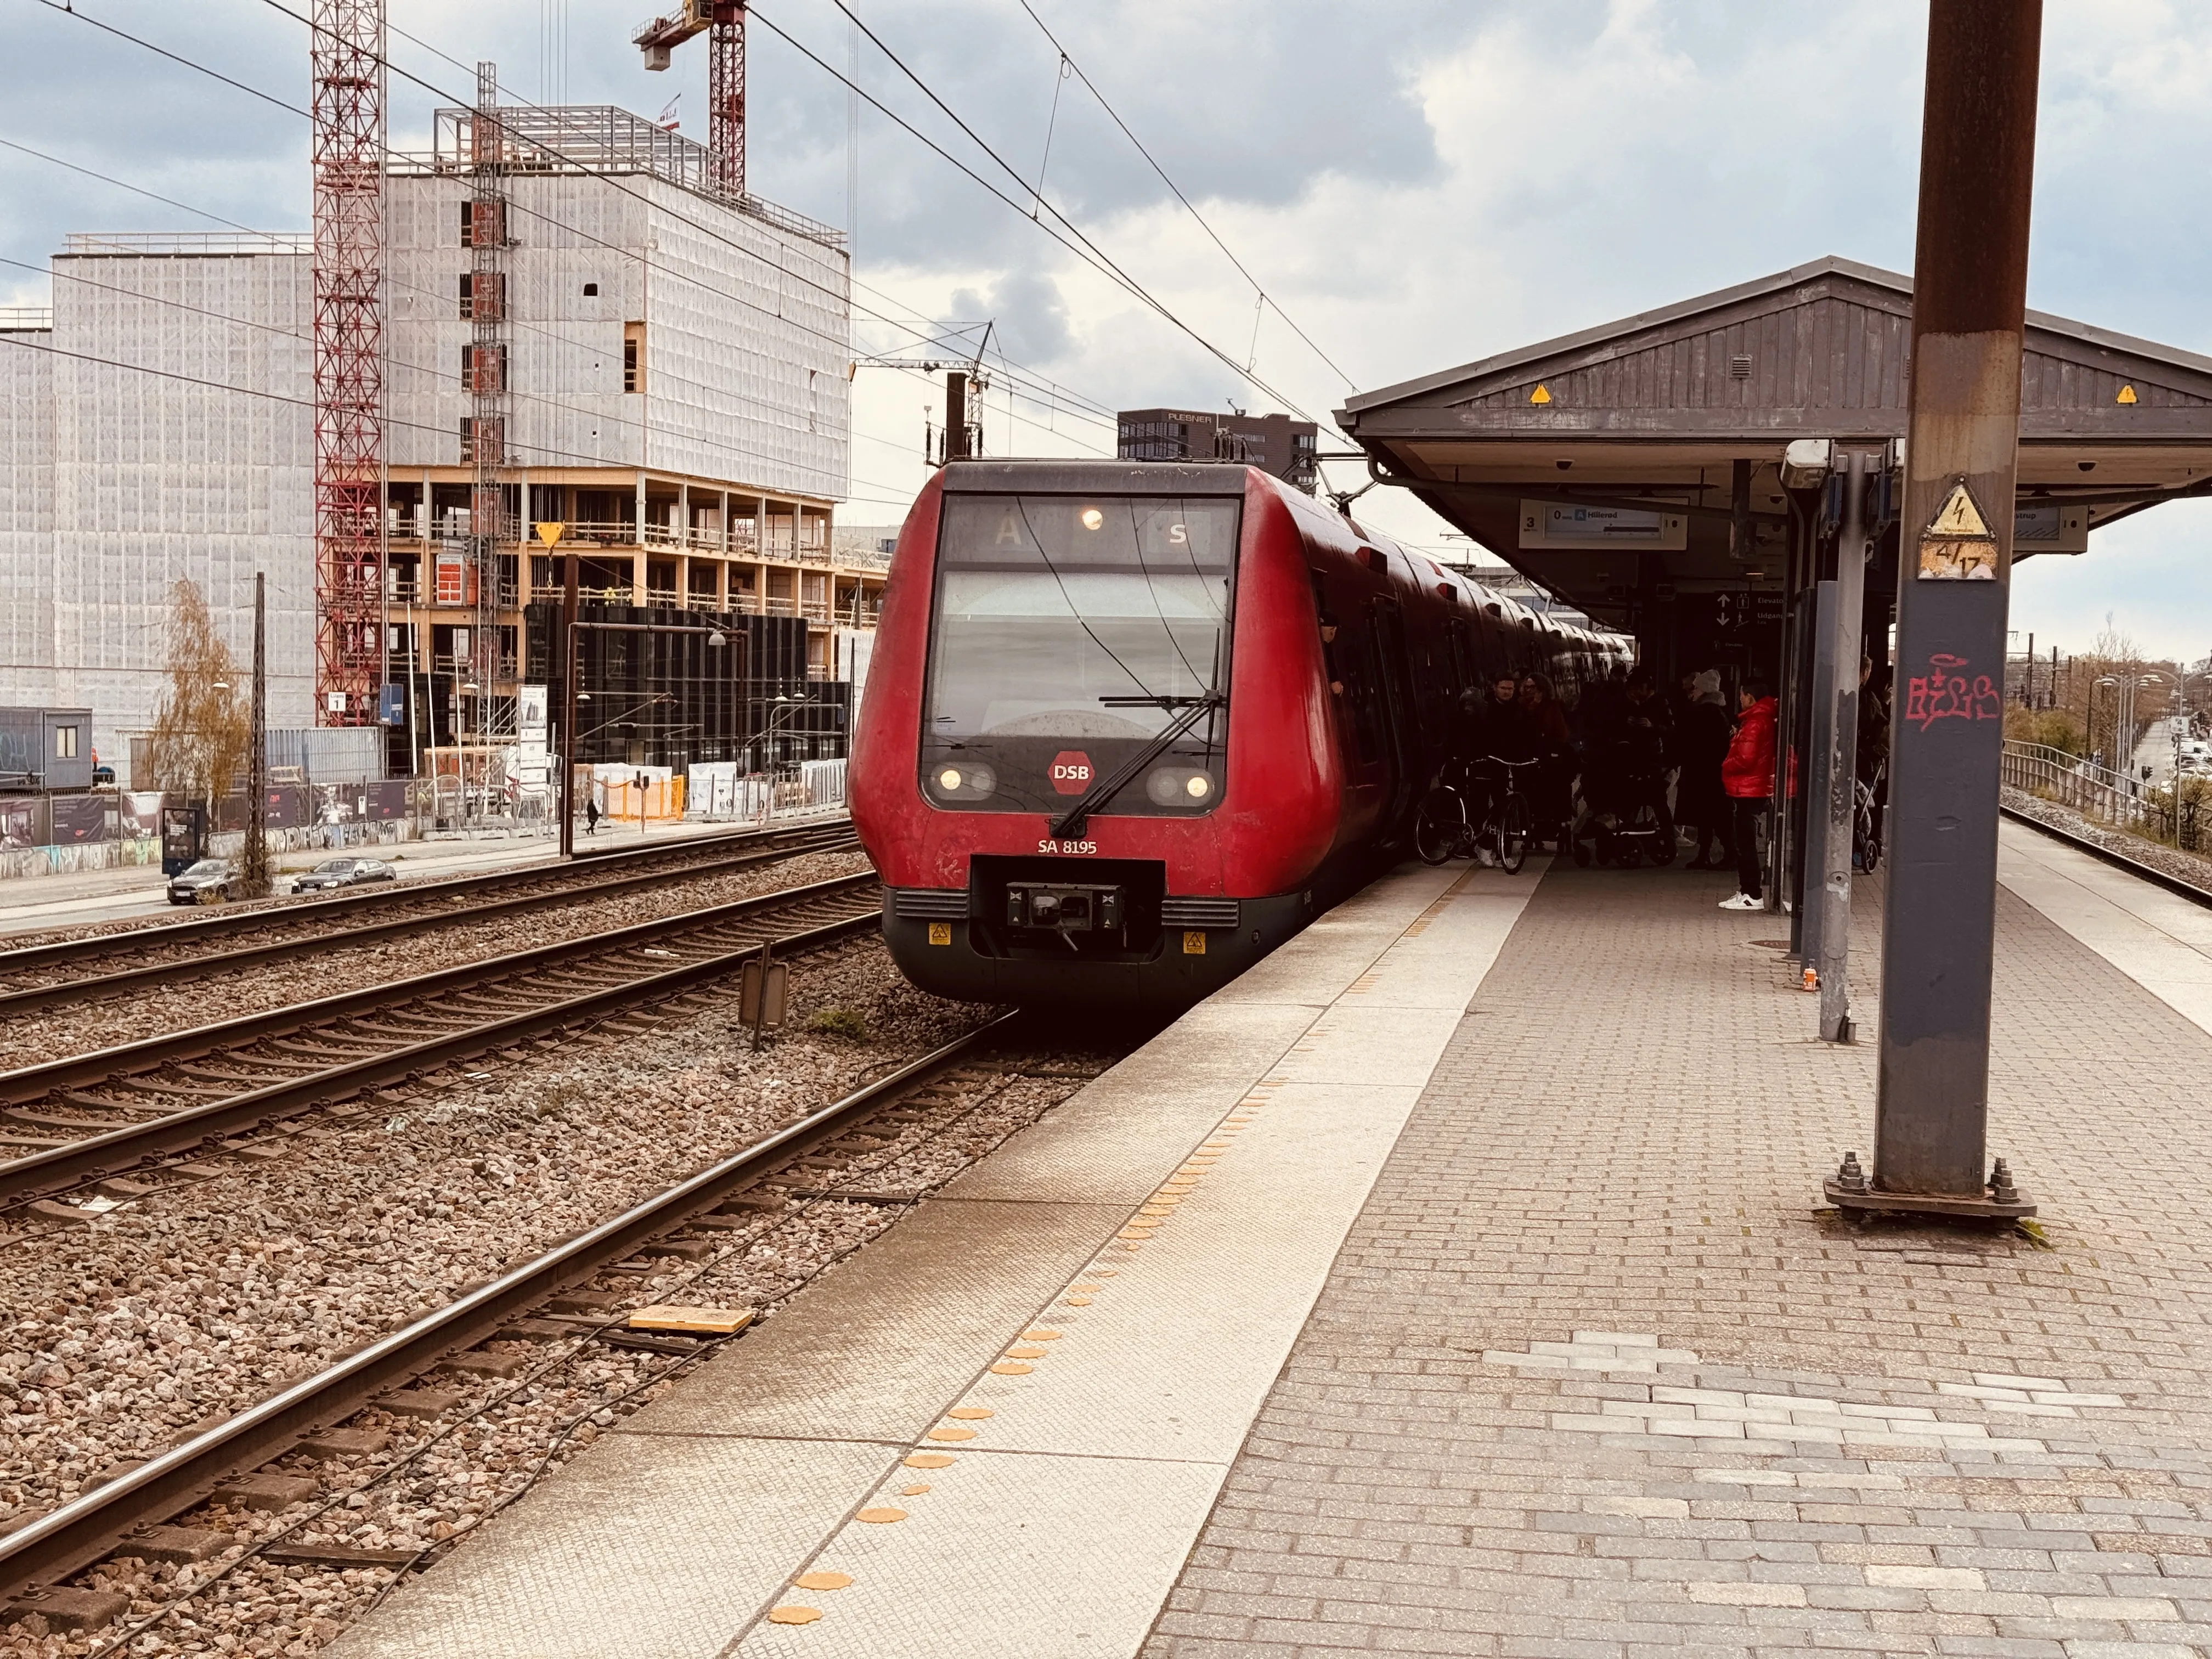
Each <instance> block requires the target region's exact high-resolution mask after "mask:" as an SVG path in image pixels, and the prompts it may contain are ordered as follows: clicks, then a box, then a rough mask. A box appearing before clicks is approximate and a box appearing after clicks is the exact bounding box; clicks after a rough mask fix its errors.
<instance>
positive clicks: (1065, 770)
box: [1052, 749, 1091, 795]
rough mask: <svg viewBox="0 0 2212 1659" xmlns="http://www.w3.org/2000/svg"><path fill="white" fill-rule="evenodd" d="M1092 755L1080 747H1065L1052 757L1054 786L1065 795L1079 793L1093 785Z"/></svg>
mask: <svg viewBox="0 0 2212 1659" xmlns="http://www.w3.org/2000/svg"><path fill="white" fill-rule="evenodd" d="M1052 787H1053V788H1054V790H1055V791H1056V792H1058V793H1060V794H1063V795H1079V794H1081V793H1083V792H1084V791H1085V790H1086V789H1088V788H1089V787H1091V757H1090V756H1088V755H1086V754H1085V753H1084V752H1083V751H1082V750H1080V749H1063V750H1060V753H1058V754H1057V755H1054V757H1052Z"/></svg>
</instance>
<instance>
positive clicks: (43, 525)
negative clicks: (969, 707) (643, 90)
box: [0, 107, 884, 756]
mask: <svg viewBox="0 0 2212 1659" xmlns="http://www.w3.org/2000/svg"><path fill="white" fill-rule="evenodd" d="M470 113H471V112H466V111H442V112H439V115H438V118H437V132H438V140H437V143H436V146H435V148H434V149H433V150H432V151H431V152H430V153H428V154H426V155H417V156H409V157H405V158H404V159H400V160H397V161H394V163H393V164H392V167H390V169H389V171H388V177H387V181H386V204H387V205H386V231H387V246H388V250H389V252H388V257H387V264H386V270H387V276H386V283H387V303H386V343H387V345H386V349H387V357H388V368H387V371H386V465H387V477H388V488H387V502H388V507H387V514H386V532H387V536H388V542H389V545H388V550H387V555H386V561H385V564H384V569H383V580H384V586H385V599H386V645H387V650H388V653H389V655H390V657H391V659H392V669H391V671H389V672H387V675H386V678H387V680H389V681H392V682H393V683H398V684H408V683H410V675H409V673H408V665H409V660H410V653H414V655H413V662H414V665H415V667H416V673H417V674H418V675H420V676H424V677H428V676H435V675H436V674H437V673H439V672H440V671H441V669H442V670H447V671H451V670H453V669H454V668H455V667H456V666H457V663H458V659H459V657H461V656H465V654H466V647H465V646H460V647H457V640H458V641H465V640H466V639H467V638H468V630H469V629H471V626H472V625H476V624H480V623H481V622H482V620H483V618H484V617H486V616H488V615H489V614H490V612H491V610H492V608H493V607H491V606H489V605H487V606H479V605H477V604H476V603H474V602H472V600H471V598H470V596H469V594H468V593H467V592H466V589H465V586H463V585H459V584H456V583H455V582H454V581H453V580H447V583H446V584H445V586H444V587H443V589H442V591H441V584H440V580H439V576H440V572H441V561H442V562H445V563H446V564H447V566H448V567H450V565H451V563H452V562H453V560H455V559H456V558H458V557H459V556H460V550H463V549H465V548H466V547H467V545H468V519H469V507H470V501H471V486H472V484H474V483H477V482H478V479H477V467H476V466H475V465H474V463H473V461H472V460H471V459H468V455H469V451H468V449H467V447H466V446H467V445H468V444H469V442H470V441H471V437H470V433H469V431H468V430H467V429H466V428H465V422H466V421H467V420H468V418H469V417H470V416H471V410H472V409H474V408H475V407H477V404H476V403H475V402H474V401H473V399H472V395H471V390H470V387H469V385H468V383H467V382H465V380H464V379H463V374H464V368H465V359H464V353H465V349H470V348H471V345H472V342H473V341H474V340H475V339H477V337H479V332H478V331H477V329H476V327H475V325H474V322H473V321H472V319H471V314H470V313H471V298H470V296H469V295H468V293H467V291H466V284H465V281H464V278H465V277H466V276H469V275H470V273H471V269H472V267H473V266H474V265H475V264H476V263H477V261H476V254H475V250H474V249H473V247H472V246H471V245H469V243H467V242H466V241H465V240H464V236H465V229H464V224H465V211H466V209H467V204H469V202H470V199H471V193H472V190H471V175H470V169H469V166H468V157H467V150H466V137H465V128H466V123H467V119H468V118H469V115H470ZM502 117H503V118H502V126H503V127H505V128H506V129H507V139H508V145H509V148H508V149H507V156H508V161H507V166H506V167H504V169H503V173H504V176H503V177H502V179H501V185H500V188H501V192H502V193H503V195H504V196H505V197H506V200H507V225H506V235H505V240H504V245H503V246H502V247H501V252H500V261H499V263H500V264H501V267H502V269H503V275H504V289H505V293H504V307H503V309H504V317H503V319H502V328H501V334H502V338H503V343H504V352H505V362H504V363H503V365H502V377H501V378H502V381H503V391H504V394H505V395H504V411H505V432H504V442H503V465H501V467H500V469H499V471H498V481H499V483H500V485H501V489H503V491H504V494H505V499H506V501H507V512H506V513H505V514H504V515H503V516H504V518H505V520H506V526H505V527H506V531H507V534H506V537H505V538H504V540H503V542H502V551H501V555H500V556H499V562H498V578H499V591H498V593H497V596H496V604H495V609H496V613H497V619H498V627H499V629H500V631H501V641H500V648H499V653H498V669H497V671H496V674H495V683H494V684H493V685H492V686H490V687H489V688H479V689H478V691H477V696H482V697H484V698H485V699H487V701H488V702H489V704H490V705H491V706H490V707H489V708H475V709H472V710H469V711H467V713H466V716H465V718H466V723H467V724H468V725H469V726H471V727H472V728H477V729H494V730H495V729H497V728H498V726H499V721H500V718H501V717H500V714H499V709H500V708H501V707H503V706H504V705H505V704H506V703H507V701H508V700H510V699H511V698H512V696H513V690H514V684H515V676H516V674H517V672H518V671H519V669H520V662H521V659H522V641H521V629H522V626H523V608H524V607H525V606H526V605H528V604H529V603H530V602H531V600H532V598H533V596H534V597H537V598H540V599H542V598H544V597H546V596H547V595H548V593H549V592H550V591H552V590H554V589H555V588H556V587H557V584H558V581H559V577H560V565H559V561H558V559H557V558H556V556H554V554H553V553H552V552H550V550H549V549H548V548H547V546H546V545H545V544H544V543H543V542H542V541H541V540H540V539H539V538H538V536H537V535H536V534H535V533H534V532H535V527H536V526H538V525H539V524H554V523H557V524H560V525H562V526H565V529H564V530H563V532H562V541H561V545H560V551H562V552H568V551H571V550H576V551H580V552H581V553H582V554H583V555H584V567H583V579H584V586H585V588H586V597H587V598H589V599H595V600H600V601H605V602H612V603H620V604H623V605H661V606H665V605H678V606H682V607H686V608H692V609H699V610H726V611H739V612H751V613H754V614H763V615H786V616H792V617H805V618H806V619H807V621H808V623H809V642H808V646H809V648H808V660H809V665H810V669H811V671H813V672H815V673H816V674H817V675H818V676H819V677H823V678H828V677H829V676H830V675H831V673H832V672H833V671H834V668H835V665H836V662H837V661H838V659H839V654H840V653H839V652H838V649H837V647H836V641H835V640H834V638H833V635H834V633H835V632H836V630H837V629H839V628H841V627H842V628H845V629H853V628H861V629H866V628H868V627H872V624H873V619H874V616H875V612H876V610H877V607H878V605H879V604H880V601H881V593H882V583H883V578H884V570H883V567H882V562H881V561H880V560H878V559H874V558H870V557H866V556H862V557H857V558H852V559H845V558H841V557H839V556H837V555H836V551H835V544H834V539H833V537H832V535H831V532H830V520H831V516H832V512H833V507H834V504H835V503H836V501H838V500H839V499H840V498H841V497H842V496H843V495H845V493H846V489H847V480H848V476H849V465H850V447H851V439H850V429H851V428H850V411H849V404H848V384H849V382H848V365H849V362H850V352H849V347H848V343H847V342H848V315H849V300H848V295H849V287H848V282H849V277H848V260H847V256H846V253H845V250H844V247H843V246H842V237H841V235H840V234H838V233H837V232H836V231H834V230H832V229H830V228H828V227H826V226H822V225H817V224H814V223H812V222H810V221H806V220H804V219H802V218H800V217H799V216H796V215H793V214H790V213H787V212H786V211H784V210H780V209H777V208H775V207H774V206H772V205H770V204H766V203H762V202H759V201H757V200H756V199H754V198H750V197H748V198H746V199H745V200H744V203H743V204H732V203H730V202H726V201H724V200H720V199H718V198H715V197H712V196H710V195H708V194H707V193H705V192H704V191H702V189H701V188H700V185H701V183H702V180H703V179H704V176H705V173H704V168H703V166H702V155H703V152H702V149H701V147H700V146H699V145H697V144H696V143H690V141H688V140H684V139H682V138H680V137H678V136H677V135H675V134H673V133H670V132H666V131H663V130H662V129H659V128H658V127H655V126H653V125H652V124H651V123H649V122H646V121H643V120H642V119H641V118H638V117H636V116H634V115H631V114H629V112H624V111H621V110H614V109H606V108H597V107H592V108H571V109H553V110H532V111H527V112H511V113H510V112H502ZM312 263H313V262H312V258H311V251H310V249H309V246H308V244H307V239H306V238H304V237H295V236H283V235H274V236H266V237H254V236H246V235H240V234H222V235H197V234H183V235H167V234H160V235H132V236H107V235H100V236H92V235H84V236H71V237H70V239H69V242H68V246H67V247H66V248H65V249H64V252H62V253H61V254H59V255H58V256H57V257H56V258H55V260H54V264H53V271H54V306H53V309H52V313H51V315H50V316H37V315H30V316H24V315H19V314H15V313H9V314H0V333H5V334H7V337H8V338H7V342H0V398H4V399H5V403H4V407H0V574H4V578H5V580H4V581H0V702H52V701H57V700H58V701H60V702H71V703H79V704H83V705H86V706H89V707H90V708H93V709H94V721H95V726H96V730H97V733H98V741H99V744H100V749H101V751H102V754H103V756H106V755H109V754H114V755H118V756H119V755H121V754H122V753H123V752H125V748H126V744H125V738H127V736H128V734H130V733H131V732H137V731H143V729H144V728H145V727H146V726H148V725H149V724H150V722H151V720H152V717H153V712H154V708H155V702H156V701H157V700H158V697H159V695H160V690H161V678H162V665H163V661H164V656H165V652H164V641H163V631H164V628H165V625H166V623H167V616H168V611H169V590H170V588H171V586H172V585H173V583H174V582H175V581H176V580H178V579H179V577H190V578H191V580H195V581H197V582H198V583H199V584H200V586H201V587H202V589H203V590H204V592H205V593H206V595H207V598H208V600H209V603H210V606H211V608H213V609H214V611H216V615H217V616H218V617H219V618H221V619H222V620H223V622H224V623H225V624H226V627H227V631H228V634H229V635H230V638H231V641H232V644H233V647H234V649H236V650H238V651H239V652H240V654H241V657H242V656H243V655H244V653H245V652H246V649H247V648H248V647H249V645H250V637H249V635H250V627H251V616H252V577H253V574H254V572H255V571H256V570H257V569H258V570H261V571H264V572H265V573H266V574H267V575H268V577H269V586H270V592H269V650H270V724H271V725H272V726H308V725H312V724H314V723H315V720H316V714H317V711H316V708H315V706H314V704H315V688H314V641H315V616H314V557H315V555H314V509H313V344H312V324H313V315H312V313H313V272H312ZM9 342H12V343H15V344H16V345H17V346H18V348H19V349H9ZM452 574H453V573H452V571H451V569H450V568H448V569H447V575H448V577H449V578H450V576H451V575H452ZM478 586H479V593H478V595H477V597H478V598H481V597H483V596H482V593H481V585H480V584H479V585H478ZM455 629H459V630H461V632H460V633H459V635H456V634H455V633H454V631H453V630H455ZM454 695H455V696H459V682H458V680H456V683H455V687H454ZM450 714H451V710H450V709H449V710H448V716H449V717H450Z"/></svg>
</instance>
